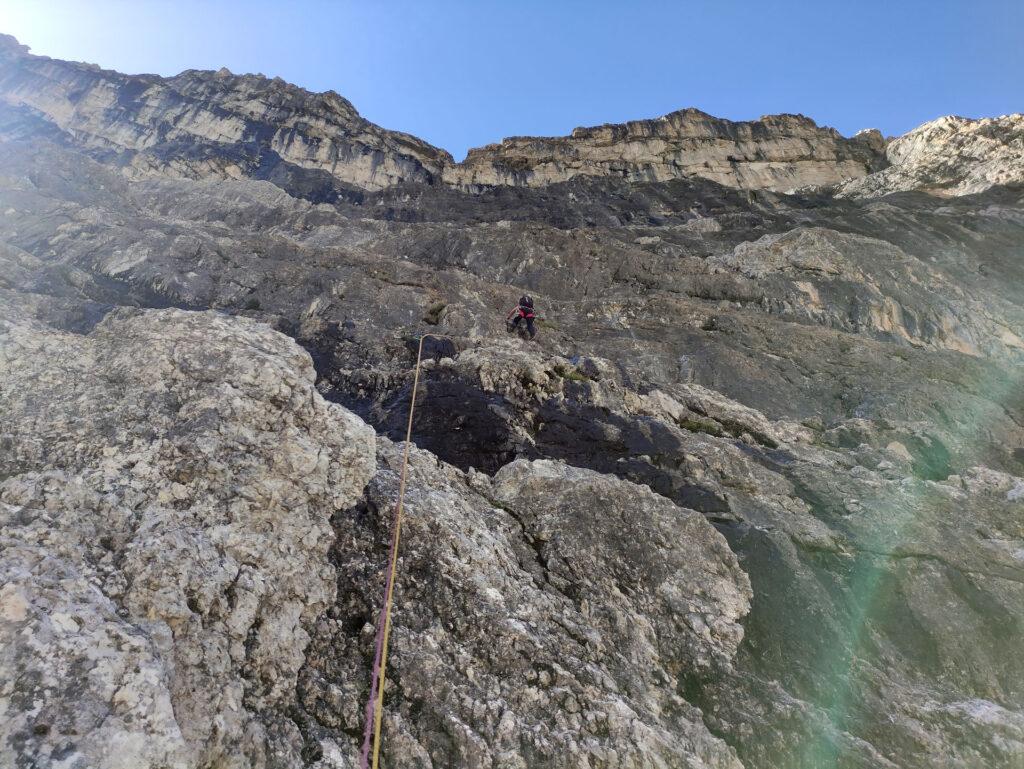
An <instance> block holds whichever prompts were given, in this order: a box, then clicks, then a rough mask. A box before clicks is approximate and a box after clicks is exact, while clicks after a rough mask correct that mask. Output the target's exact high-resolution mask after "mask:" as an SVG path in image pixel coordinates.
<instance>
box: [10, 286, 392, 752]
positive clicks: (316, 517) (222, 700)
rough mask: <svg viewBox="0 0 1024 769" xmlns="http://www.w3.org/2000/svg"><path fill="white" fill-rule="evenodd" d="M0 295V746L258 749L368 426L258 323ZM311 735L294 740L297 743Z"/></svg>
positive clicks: (362, 472) (367, 452) (276, 721)
mask: <svg viewBox="0 0 1024 769" xmlns="http://www.w3.org/2000/svg"><path fill="white" fill-rule="evenodd" d="M17 309H18V308H17V307H16V306H14V307H12V306H11V305H10V304H5V306H4V307H3V310H4V313H3V316H2V318H3V320H2V321H0V323H2V324H3V326H2V337H0V339H2V344H0V367H2V370H3V378H2V380H0V409H2V411H3V413H4V424H3V427H2V437H0V440H2V442H3V446H4V452H3V455H2V458H0V477H2V478H3V479H4V480H3V481H2V483H0V504H2V507H0V514H2V516H3V550H2V554H0V574H2V582H3V588H2V590H0V634H2V647H3V654H2V656H0V667H2V673H0V679H2V680H3V682H4V683H3V689H2V690H0V711H2V712H3V714H4V718H3V719H2V727H0V763H3V764H4V765H5V766H22V765H28V764H31V765H35V766H75V767H77V766H89V767H128V766H131V767H167V766H173V767H191V766H209V765H211V764H215V765H218V766H237V767H249V766H270V765H280V764H281V762H282V761H284V762H285V763H294V762H295V761H298V757H297V750H296V749H295V747H294V743H295V742H296V740H297V738H296V729H295V726H294V724H293V723H291V722H290V721H289V719H288V717H287V712H286V710H287V706H288V704H289V702H290V696H291V693H292V692H293V691H294V687H295V680H296V674H297V673H298V671H299V668H300V666H301V665H302V663H303V660H304V656H303V650H304V649H305V647H306V644H307V643H308V641H309V636H308V635H307V629H308V628H309V627H310V626H311V625H312V623H313V622H314V621H315V620H316V618H317V617H318V616H319V615H320V614H321V613H322V612H323V611H324V610H325V609H326V608H327V606H328V605H329V603H330V602H331V601H332V600H333V597H334V587H335V586H334V579H333V570H332V569H331V568H330V565H329V564H328V562H327V560H326V553H327V550H328V548H329V547H330V546H331V542H332V540H333V532H332V531H331V528H330V526H329V522H328V521H329V518H330V516H331V514H332V513H333V512H334V511H335V510H338V509H342V508H346V507H348V506H349V505H350V504H352V502H353V501H354V500H355V499H356V498H357V496H358V495H359V494H360V493H361V490H362V488H363V485H364V484H365V483H366V481H367V479H368V478H369V477H370V474H371V472H372V471H373V468H374V464H375V461H374V456H373V452H374V436H373V432H372V431H371V430H369V428H367V427H366V426H365V425H364V424H363V423H362V422H360V421H359V420H358V419H356V418H355V417H354V416H353V415H351V414H349V413H348V412H346V411H345V410H344V409H343V408H341V407H340V406H336V405H331V404H328V403H325V402H324V401H323V400H322V399H321V398H320V396H319V395H317V394H316V392H315V390H314V389H313V370H312V366H311V364H310V360H309V357H308V355H306V353H304V352H303V351H302V350H301V349H299V348H298V347H297V346H296V345H295V344H294V343H293V342H291V341H290V340H288V339H286V338H285V337H283V336H281V335H279V334H276V333H274V332H272V331H270V330H269V329H267V328H266V327H263V326H260V325H258V324H256V323H253V322H251V321H245V320H241V319H233V318H228V317H224V316H218V315H216V314H213V313H202V314H197V313H184V312H180V311H177V310H165V311H153V312H147V313H140V312H138V311H134V312H132V311H127V312H121V313H116V314H114V315H111V316H108V318H107V319H105V320H104V321H103V323H101V324H100V325H99V326H97V327H96V328H95V329H94V330H93V331H92V332H91V333H90V334H89V335H88V336H77V335H73V334H68V333H62V332H57V331H54V330H53V329H49V328H45V327H42V326H40V325H37V324H33V323H26V322H24V321H22V320H20V319H17V318H16V317H15V318H13V319H12V317H11V316H12V315H15V316H17V314H18V312H17ZM299 743H300V745H301V740H299Z"/></svg>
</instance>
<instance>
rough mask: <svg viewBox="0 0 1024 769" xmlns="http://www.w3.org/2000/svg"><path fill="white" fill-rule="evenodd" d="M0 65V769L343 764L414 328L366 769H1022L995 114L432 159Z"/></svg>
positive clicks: (410, 143)
mask: <svg viewBox="0 0 1024 769" xmlns="http://www.w3.org/2000/svg"><path fill="white" fill-rule="evenodd" d="M2 57H3V58H2V62H0V414H3V419H2V420H0V516H2V523H3V526H2V536H3V540H2V550H0V573H2V577H0V640H2V644H0V650H2V651H0V714H2V715H3V718H0V764H2V765H4V766H7V765H11V766H36V767H51V766H52V767H58V766H59V767H67V766H72V767H76V769H77V767H84V766H89V767H92V766H97V767H111V769H112V768H113V767H123V766H132V767H143V768H148V767H152V768H153V769H156V768H157V767H161V769H162V768H163V767H168V766H173V767H186V768H188V769H192V768H193V767H194V768H195V769H199V768H200V767H209V766H225V767H239V768H241V767H274V768H275V769H276V768H277V767H305V766H312V767H317V769H328V768H330V769H337V768H338V767H354V766H356V765H357V760H358V750H359V744H360V739H361V730H362V719H363V708H364V706H365V703H366V695H367V688H368V685H369V677H370V663H371V660H372V654H373V643H374V641H373V633H374V629H373V628H374V623H375V621H376V618H377V612H378V610H379V607H380V595H381V587H382V571H383V568H384V565H385V561H386V558H387V543H388V537H389V526H390V516H391V514H392V510H393V507H392V506H393V504H394V501H395V497H396V494H397V489H398V484H399V473H400V468H401V451H402V445H401V444H397V443H395V441H396V440H401V439H402V438H403V437H404V435H405V428H406V420H407V418H408V409H409V406H410V400H411V388H412V380H413V374H412V363H413V360H414V354H415V349H416V343H417V342H418V340H419V339H420V337H421V336H423V335H424V334H425V333H430V334H434V335H436V337H437V338H428V339H427V340H426V344H425V351H426V358H427V360H426V361H425V364H424V366H423V368H422V371H421V373H420V379H419V387H420V390H419V396H418V400H417V416H416V420H415V422H414V425H413V440H414V442H415V443H416V448H414V449H413V450H412V453H411V461H410V468H409V471H410V472H409V478H408V480H409V484H408V490H409V494H408V500H407V518H406V527H407V528H406V529H405V534H404V535H403V541H402V551H401V552H402V558H401V561H400V569H399V581H398V585H397V592H396V599H397V603H396V611H395V614H394V633H393V636H392V653H393V659H392V663H393V664H392V666H391V668H390V670H389V685H388V695H387V700H386V705H385V708H384V742H383V753H382V755H383V762H384V765H385V766H417V767H438V766H445V767H448V766H455V767H479V766H493V767H523V768H525V767H530V768H531V769H532V767H564V768H565V769H570V768H571V769H584V767H586V768H587V769H598V768H600V769H606V768H607V769H612V767H617V768H618V769H622V768H623V767H647V766H665V767H675V766H705V767H729V768H730V769H738V767H740V766H744V767H748V768H750V769H775V768H776V767H806V768H807V769H811V768H813V769H819V768H820V767H829V768H831V767H844V768H852V767H858V768H864V767H872V768H874V767H884V768H886V769H889V768H890V767H915V768H916V767H920V768H921V769H924V767H929V768H930V767H936V766H939V767H976V766H984V767H1008V768H1011V769H1016V768H1017V767H1018V766H1019V765H1020V762H1021V760H1022V756H1024V667H1022V665H1024V662H1022V661H1024V657H1022V655H1021V654H1020V653H1019V652H1020V648H1019V647H1020V640H1021V637H1022V636H1024V628H1022V626H1021V617H1024V592H1022V590H1021V585H1022V584H1024V528H1022V523H1021V522H1022V520H1024V516H1022V515H1021V510H1022V508H1021V505H1022V504H1024V396H1022V393H1024V389H1022V387H1021V386H1020V385H1021V381H1020V366H1021V361H1022V342H1021V329H1022V328H1024V317H1022V312H1024V310H1022V304H1024V263H1022V262H1021V259H1020V256H1021V253H1020V251H1021V244H1022V243H1024V189H1022V187H1021V186H1019V185H1017V184H1016V181H1015V180H1017V179H1018V177H1017V176H1015V174H1016V173H1017V171H1016V170H1015V169H1016V166H1015V165H1014V164H1015V163H1016V160H1015V159H1014V158H1015V157H1016V156H1015V155H1014V154H1013V153H1014V152H1015V151H1016V150H1015V149H1014V148H1015V147H1016V144H1015V143H1016V142H1019V136H1018V133H1017V131H1018V129H1017V127H1016V126H1017V120H1016V118H1012V117H1011V118H999V119H993V120H990V121H979V122H977V123H975V122H973V121H961V120H959V119H943V120H940V121H937V122H936V123H934V124H930V126H931V127H929V126H925V127H923V128H922V129H919V130H918V131H915V132H912V133H911V134H908V136H906V137H902V138H899V139H895V140H893V141H891V142H889V143H888V144H886V143H885V142H883V141H882V140H881V138H880V137H879V136H878V135H877V134H873V133H867V134H861V135H859V137H855V138H853V139H843V138H842V137H838V136H837V135H835V134H834V133H833V132H831V131H829V130H827V129H821V128H818V127H816V126H814V125H813V124H812V123H810V121H808V120H806V119H805V118H798V117H792V116H782V117H773V118H765V119H763V120H761V121H757V122H754V123H749V124H733V123H726V122H725V121H717V120H715V119H713V118H710V117H708V116H706V115H703V113H698V112H695V111H684V112H681V113H674V114H673V115H671V116H667V117H666V118H664V119H660V120H654V121H639V122H637V123H631V124H627V125H624V126H608V127H602V128H599V129H581V130H580V131H578V132H576V135H575V136H574V137H567V138H564V139H536V140H525V139H514V140H510V141H509V142H508V143H507V144H506V145H500V146H498V147H492V148H485V149H483V150H480V151H478V152H475V153H473V155H472V156H471V157H470V159H469V160H468V161H467V162H466V163H465V164H463V165H461V166H456V165H454V164H452V163H451V161H450V159H448V158H447V156H446V155H445V154H444V153H443V152H441V151H439V150H434V149H433V148H431V147H429V145H426V144H424V143H422V142H420V141H419V140H416V139H414V138H412V137H406V136H404V135H401V134H395V133H393V132H389V131H385V130H384V129H381V128H379V127H377V126H373V125H372V124H369V123H367V122H365V121H362V120H361V119H360V118H359V117H358V115H356V113H355V111H354V109H353V108H352V107H351V105H349V104H348V103H347V102H345V101H344V100H343V99H341V98H340V97H337V96H335V95H330V94H327V95H316V94H309V93H307V92H305V91H302V90H301V89H298V88H295V87H293V86H289V85H287V84H284V83H281V82H280V81H276V82H275V81H271V80H267V79H265V78H260V77H257V76H234V75H230V74H229V73H226V72H220V73H198V72H189V73H185V74H183V75H180V76H178V77H176V78H167V79H164V78H156V77H151V76H131V77H130V76H125V75H120V74H118V73H112V72H105V71H101V70H98V69H96V68H94V67H90V66H87V65H79V64H70V63H67V62H59V61H53V60H49V59H43V58H35V57H31V56H29V55H28V54H27V52H26V51H24V50H22V49H20V48H18V47H17V45H16V43H14V42H13V41H11V40H9V39H8V40H7V41H6V42H5V43H4V45H3V53H2ZM332 147H333V148H334V149H330V148H332ZM345 147H348V148H349V149H348V150H344V149H343V148H345ZM939 147H947V148H948V147H962V148H963V151H962V152H959V151H958V152H953V153H949V152H944V151H939V150H938V149H936V148H939ZM375 153H379V154H375ZM723 153H724V159H723ZM883 155H884V158H883ZM730 156H731V157H732V158H733V159H732V160H730ZM367 157H370V158H371V160H372V157H377V158H378V161H372V162H371V160H367ZM696 157H700V158H701V160H700V161H699V162H696V163H694V162H692V161H693V159H694V158H696ZM514 158H520V159H521V160H522V162H520V161H519V160H516V161H515V162H513V163H511V165H509V164H508V163H506V160H508V159H514ZM374 164H376V165H374ZM503 169H506V170H503ZM507 169H511V170H507ZM837 184H839V185H844V186H841V187H840V189H841V190H842V195H836V194H834V192H835V190H836V189H837V187H836V185H837ZM807 185H824V186H812V187H808V186H807ZM793 188H799V191H798V192H796V193H793V194H786V193H784V192H783V191H784V190H789V189H793ZM894 190H895V191H894ZM524 291H527V292H529V293H531V294H532V295H533V296H534V298H535V302H536V305H537V307H538V310H539V315H540V316H541V317H540V319H539V321H538V328H539V335H538V337H537V339H536V340H534V341H528V340H526V339H523V338H520V337H519V336H517V335H509V334H508V333H506V330H505V325H504V318H505V315H506V313H507V312H508V310H509V309H510V308H511V306H512V305H513V304H514V303H515V301H516V299H517V298H518V297H519V296H520V295H521V294H522V293H523V292H524Z"/></svg>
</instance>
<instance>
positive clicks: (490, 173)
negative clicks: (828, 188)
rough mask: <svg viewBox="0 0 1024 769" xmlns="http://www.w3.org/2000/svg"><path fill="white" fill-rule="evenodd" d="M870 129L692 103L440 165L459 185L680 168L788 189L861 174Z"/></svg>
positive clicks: (871, 139)
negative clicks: (728, 114)
mask: <svg viewBox="0 0 1024 769" xmlns="http://www.w3.org/2000/svg"><path fill="white" fill-rule="evenodd" d="M884 146H885V142H884V140H883V139H882V137H881V135H880V134H878V133H877V132H874V133H866V134H861V135H858V136H857V137H856V138H854V139H845V138H843V137H842V136H840V135H839V134H838V133H837V132H836V131H834V130H832V129H828V128H819V127H818V126H817V125H816V124H815V123H814V121H813V120H810V119H809V118H806V117H803V116H802V115H770V116H768V117H764V118H761V119H760V120H757V121H754V122H744V123H734V122H731V121H728V120H722V119H720V118H715V117H712V116H711V115H708V114H706V113H704V112H701V111H700V110H696V109H688V110H681V111H679V112H673V113H671V114H670V115H665V116H664V117H661V118H658V119H657V120H637V121H632V122H629V123H625V124H622V125H604V126H598V127H596V128H577V129H576V130H575V131H573V133H572V136H566V137H558V138H539V137H516V138H512V139H505V140H504V141H503V142H502V143H501V144H493V145H489V146H487V147H482V148H480V149H476V150H471V151H470V153H469V155H468V157H467V158H466V161H465V162H464V163H462V164H460V165H458V166H453V167H448V168H446V169H445V172H444V180H445V181H447V182H450V183H453V184H460V185H473V184H483V185H493V184H513V185H527V186H532V187H538V186H543V185H547V184H554V183H557V182H564V181H568V180H569V179H572V178H574V177H577V176H611V177H615V178H621V179H626V180H628V181H633V182H637V181H645V182H664V181H668V180H670V179H679V178H682V177H687V176H699V177H702V178H704V179H710V180H711V181H714V182H717V183H718V184H722V185H725V186H727V187H737V188H739V189H747V190H761V189H765V190H780V191H785V190H793V189H796V188H798V187H807V186H812V185H826V184H836V183H838V182H841V181H845V180H847V179H853V178H860V177H863V176H866V175H867V174H869V173H870V172H871V171H873V170H876V169H877V168H881V167H882V165H884V155H883V149H884Z"/></svg>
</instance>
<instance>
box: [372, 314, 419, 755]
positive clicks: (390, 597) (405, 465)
mask: <svg viewBox="0 0 1024 769" xmlns="http://www.w3.org/2000/svg"><path fill="white" fill-rule="evenodd" d="M428 336H434V334H424V335H423V336H422V337H420V345H419V349H418V350H417V351H416V372H415V373H414V374H413V379H412V400H411V401H410V403H409V423H408V424H407V425H406V428H405V450H404V451H403V453H402V474H401V480H400V481H399V483H398V507H397V509H396V510H395V534H394V536H395V540H394V546H393V547H392V549H391V564H390V566H389V571H388V589H387V594H386V595H385V596H384V608H383V612H384V643H383V647H382V653H381V660H380V684H379V686H378V687H377V699H376V700H375V701H374V710H373V764H372V769H377V765H378V763H379V761H380V727H381V718H382V717H383V715H384V678H385V673H386V671H387V666H388V640H389V639H390V636H391V607H392V604H393V602H394V594H395V576H396V573H397V571H398V541H399V536H400V535H401V533H402V511H403V506H404V504H405V479H406V474H407V473H408V470H409V445H410V444H411V443H412V417H413V414H414V413H415V411H416V391H417V389H418V388H419V384H420V361H421V360H422V358H423V340H424V339H426V338H427V337H428ZM371 695H372V692H371Z"/></svg>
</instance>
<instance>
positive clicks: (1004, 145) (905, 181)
mask: <svg viewBox="0 0 1024 769" xmlns="http://www.w3.org/2000/svg"><path fill="white" fill-rule="evenodd" d="M885 155H886V159H887V160H888V163H889V167H888V168H886V169H884V170H882V171H880V172H878V173H875V174H872V175H870V176H867V177H863V178H860V179H853V178H851V179H850V180H849V181H845V182H844V183H843V184H842V185H841V186H840V194H843V195H850V196H858V197H868V196H878V195H884V194H887V193H890V192H899V191H903V190H923V191H925V192H929V193H931V194H933V195H940V196H952V195H971V194H974V193H978V192H984V191H985V190H987V189H990V188H991V187H995V186H997V185H1008V184H1018V185H1019V184H1024V115H1022V114H1019V113H1018V114H1015V115H1003V116H1002V117H997V118H983V119H981V120H969V119H967V118H962V117H955V116H952V115H951V116H948V117H942V118H939V119H938V120H933V121H931V122H930V123H925V124H924V125H923V126H921V127H919V128H915V129H914V130H913V131H911V132H910V133H907V134H905V135H903V136H900V137H899V138H897V139H894V140H893V141H891V142H889V144H888V146H887V147H886V150H885Z"/></svg>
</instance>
